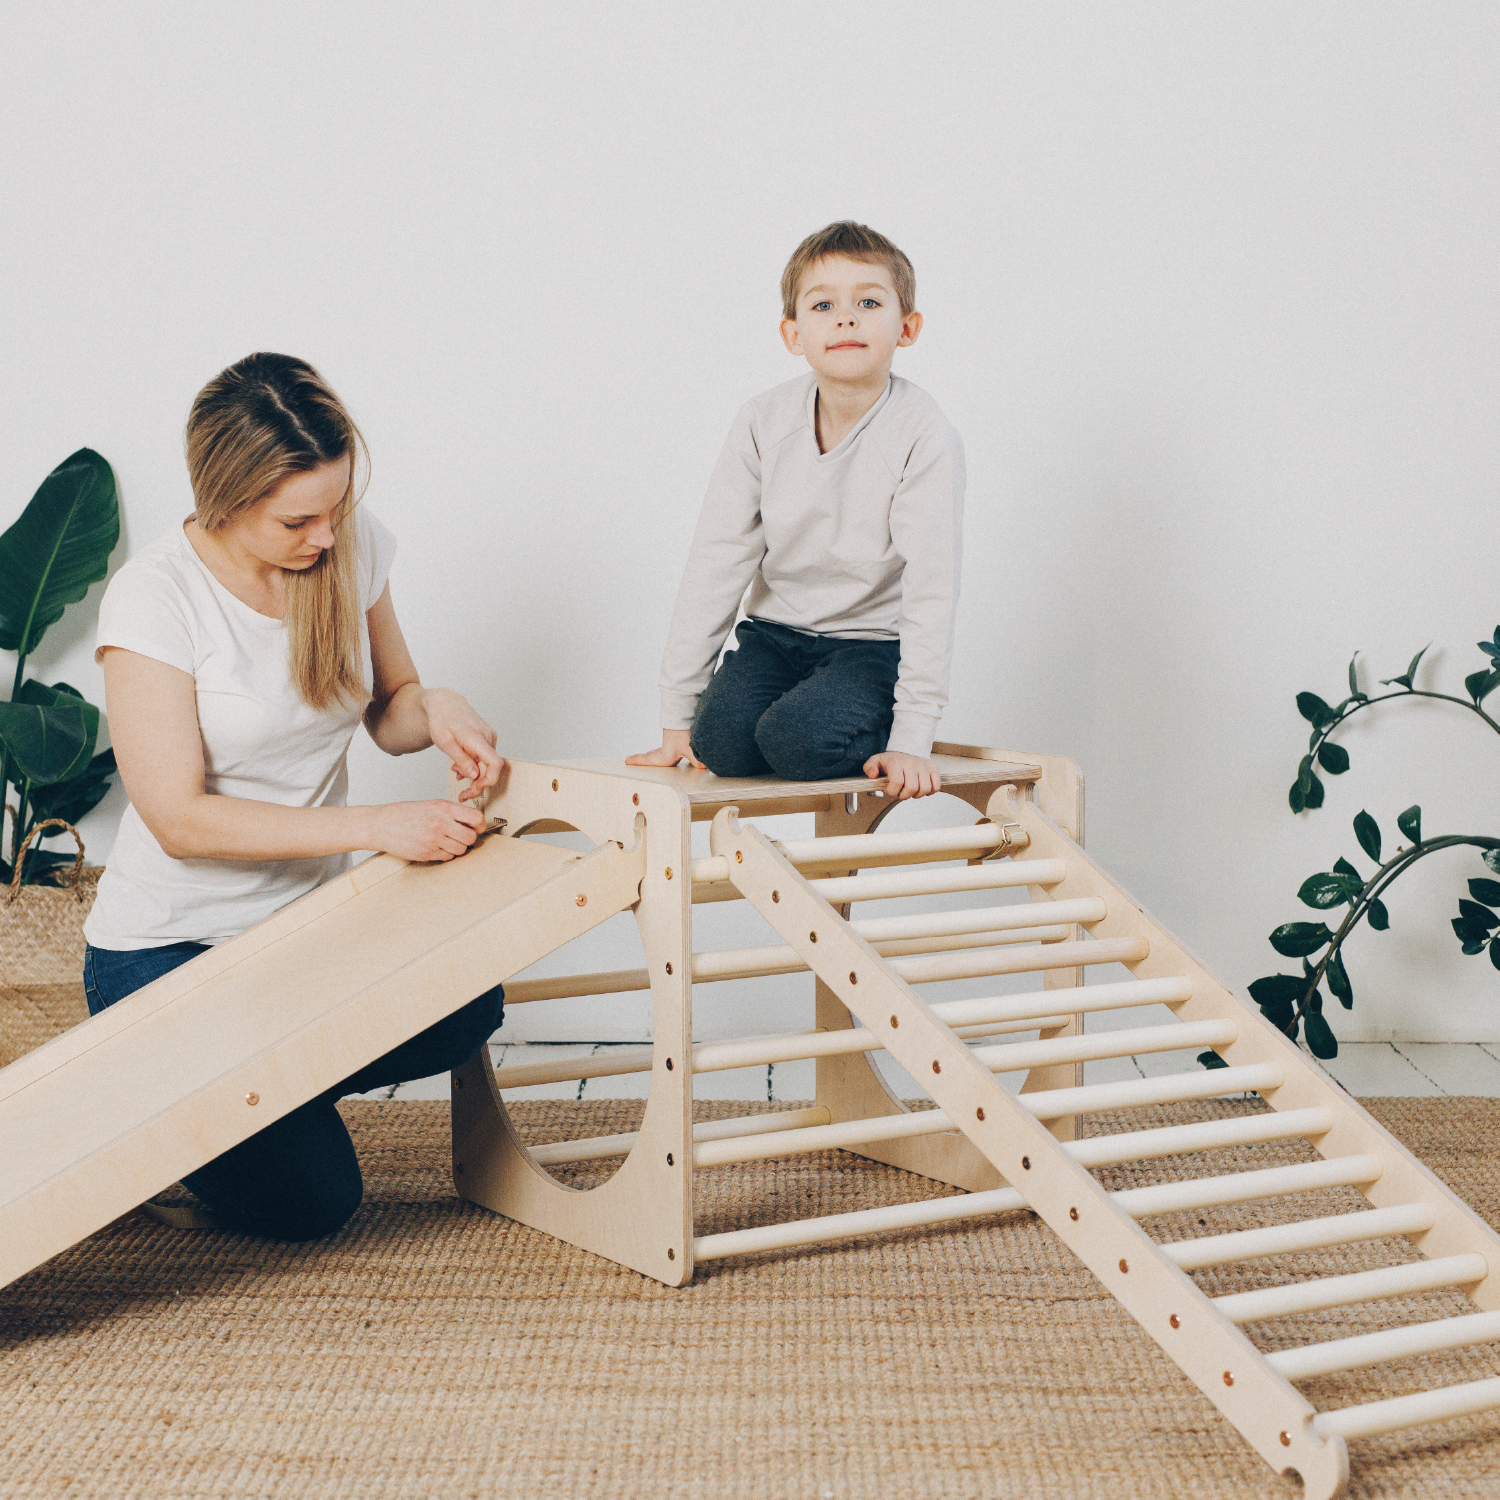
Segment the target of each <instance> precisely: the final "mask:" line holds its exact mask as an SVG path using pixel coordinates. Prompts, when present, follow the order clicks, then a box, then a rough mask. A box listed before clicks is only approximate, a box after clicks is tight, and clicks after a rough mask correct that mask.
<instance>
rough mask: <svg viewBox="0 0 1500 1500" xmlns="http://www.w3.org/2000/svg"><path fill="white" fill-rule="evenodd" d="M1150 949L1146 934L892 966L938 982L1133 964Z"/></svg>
mask: <svg viewBox="0 0 1500 1500" xmlns="http://www.w3.org/2000/svg"><path fill="white" fill-rule="evenodd" d="M1038 904H1039V905H1040V903H1038ZM1150 953H1151V945H1150V944H1149V943H1148V942H1147V941H1146V939H1145V938H1100V939H1098V940H1097V941H1093V942H1081V943H1055V944H1053V945H1052V946H1051V947H1047V948H1042V947H1036V948H1019V949H1016V948H1012V949H1008V950H1006V951H1004V952H1000V951H992V952H988V953H941V954H935V955H933V956H932V957H931V958H893V959H892V960H891V961H890V966H891V969H892V970H893V971H894V972H895V973H897V974H899V975H900V976H901V978H902V979H904V980H905V981H906V982H907V983H908V984H936V983H937V982H938V981H939V980H942V979H978V978H981V977H982V976H984V975H988V974H1029V973H1031V972H1032V971H1033V970H1041V969H1075V968H1082V967H1084V966H1086V965H1089V964H1134V963H1139V962H1140V961H1141V960H1142V959H1143V958H1146V957H1148V956H1149V955H1150Z"/></svg>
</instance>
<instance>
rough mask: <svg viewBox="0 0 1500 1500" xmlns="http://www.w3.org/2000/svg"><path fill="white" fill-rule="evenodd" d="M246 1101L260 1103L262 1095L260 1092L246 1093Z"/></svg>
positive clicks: (247, 1102)
mask: <svg viewBox="0 0 1500 1500" xmlns="http://www.w3.org/2000/svg"><path fill="white" fill-rule="evenodd" d="M245 1103H246V1104H259V1103H260V1095H259V1094H246V1095H245Z"/></svg>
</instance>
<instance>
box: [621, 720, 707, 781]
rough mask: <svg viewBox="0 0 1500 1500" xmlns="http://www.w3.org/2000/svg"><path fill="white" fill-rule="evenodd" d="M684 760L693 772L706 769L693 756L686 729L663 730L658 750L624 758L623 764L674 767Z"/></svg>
mask: <svg viewBox="0 0 1500 1500" xmlns="http://www.w3.org/2000/svg"><path fill="white" fill-rule="evenodd" d="M684 760H685V761H686V762H687V763H688V764H689V765H690V766H691V767H692V768H693V769H694V770H695V771H706V770H707V769H708V767H707V766H705V765H704V764H703V762H702V761H701V760H699V759H698V757H697V756H696V755H694V754H693V747H692V746H691V745H690V744H689V743H688V732H687V730H686V729H663V730H662V732H661V749H660V750H647V751H645V752H644V753H643V754H641V755H629V756H626V758H625V764H626V765H627V766H675V765H676V764H677V763H678V762H679V761H684Z"/></svg>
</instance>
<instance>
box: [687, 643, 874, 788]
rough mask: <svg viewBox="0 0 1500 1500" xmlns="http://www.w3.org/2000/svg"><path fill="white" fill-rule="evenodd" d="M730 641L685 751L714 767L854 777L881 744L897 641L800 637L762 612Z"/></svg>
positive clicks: (803, 777)
mask: <svg viewBox="0 0 1500 1500" xmlns="http://www.w3.org/2000/svg"><path fill="white" fill-rule="evenodd" d="M735 639H736V640H737V641H738V642H739V649H738V650H737V651H731V652H729V653H728V655H726V656H725V658H724V660H723V661H722V662H721V663H720V665H719V670H718V671H717V672H715V673H714V675H713V677H712V678H711V679H710V680H709V684H708V686H707V687H706V688H705V689H704V690H703V696H702V697H701V698H700V699H699V700H698V713H697V716H696V718H694V720H693V732H692V745H693V751H694V753H695V754H696V755H697V757H698V759H699V760H701V761H702V762H703V764H704V765H706V766H707V767H708V769H709V770H710V771H712V772H713V773H714V775H716V776H764V775H766V774H767V773H768V772H769V773H772V774H774V775H777V776H780V777H783V778H784V779H786V780H787V781H827V780H831V779H832V778H834V777H836V776H854V775H856V774H857V773H858V772H859V771H860V769H861V768H862V767H863V766H864V763H865V762H866V761H867V760H868V759H869V758H870V757H871V756H872V755H875V754H876V753H878V752H879V751H881V750H884V749H885V743H886V740H887V739H889V738H890V733H891V720H892V718H893V717H894V714H895V709H896V701H895V695H896V672H897V670H898V669H899V667H900V665H901V643H900V642H899V641H846V640H840V639H838V638H837V637H835V636H828V635H808V634H806V633H805V632H804V631H801V630H791V629H788V628H787V626H785V625H773V624H772V623H771V622H770V621H768V620H742V621H741V622H740V624H739V627H738V628H737V629H736V631H735Z"/></svg>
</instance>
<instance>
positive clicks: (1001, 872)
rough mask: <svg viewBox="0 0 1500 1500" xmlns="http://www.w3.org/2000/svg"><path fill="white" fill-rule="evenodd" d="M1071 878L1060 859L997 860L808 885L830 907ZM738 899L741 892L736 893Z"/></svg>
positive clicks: (829, 878)
mask: <svg viewBox="0 0 1500 1500" xmlns="http://www.w3.org/2000/svg"><path fill="white" fill-rule="evenodd" d="M1066 876H1067V866H1066V865H1064V864H1063V862H1062V861H1061V860H1060V859H1026V860H1016V859H1007V860H996V861H994V862H992V863H990V864H985V865H949V866H946V867H944V868H943V869H941V870H912V869H906V870H893V871H890V872H889V873H887V874H882V875H830V876H825V877H824V878H823V879H820V880H810V881H808V884H809V885H810V886H811V887H812V889H813V890H814V891H815V892H817V894H818V895H820V896H821V897H822V898H823V899H824V900H825V901H826V902H827V903H828V904H829V905H830V906H842V905H843V904H844V903H845V902H846V901H894V900H896V899H898V898H899V897H902V896H937V895H943V894H945V893H947V892H949V891H998V890H1005V889H1007V888H1009V887H1012V886H1018V885H1040V886H1049V885H1057V884H1058V883H1059V882H1060V881H1062V880H1063V879H1065V878H1066ZM735 894H736V895H738V894H739V893H738V891H736V892H735Z"/></svg>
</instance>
